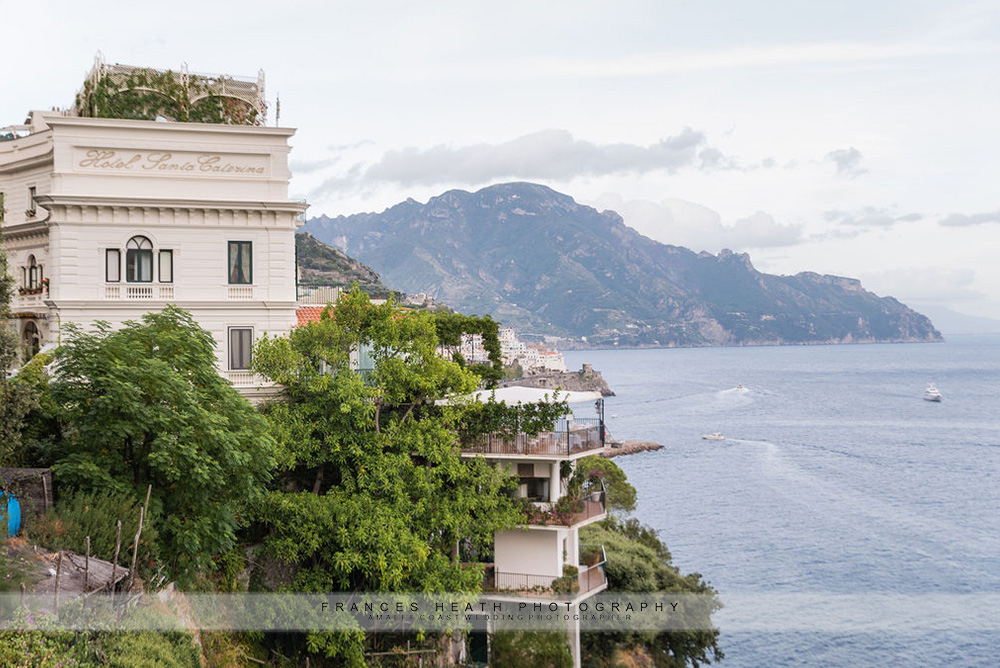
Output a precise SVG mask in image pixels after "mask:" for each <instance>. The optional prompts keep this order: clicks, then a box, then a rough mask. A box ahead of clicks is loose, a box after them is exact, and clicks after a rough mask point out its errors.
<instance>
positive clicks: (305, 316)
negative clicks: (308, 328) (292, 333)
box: [295, 306, 326, 327]
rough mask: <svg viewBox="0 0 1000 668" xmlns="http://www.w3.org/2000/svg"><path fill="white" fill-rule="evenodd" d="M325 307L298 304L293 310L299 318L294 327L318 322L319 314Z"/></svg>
mask: <svg viewBox="0 0 1000 668" xmlns="http://www.w3.org/2000/svg"><path fill="white" fill-rule="evenodd" d="M325 308H326V307H325V306H300V307H299V308H298V309H296V311H295V315H296V316H297V317H298V320H299V322H298V324H297V325H296V327H301V326H302V325H308V324H309V323H310V322H319V316H320V314H321V313H323V309H325Z"/></svg>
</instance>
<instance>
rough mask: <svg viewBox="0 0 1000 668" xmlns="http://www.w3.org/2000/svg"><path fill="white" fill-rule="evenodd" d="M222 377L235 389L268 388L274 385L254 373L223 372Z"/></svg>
mask: <svg viewBox="0 0 1000 668" xmlns="http://www.w3.org/2000/svg"><path fill="white" fill-rule="evenodd" d="M222 375H223V376H224V377H225V378H226V379H227V380H228V381H229V384H230V385H232V386H233V387H267V386H270V385H273V383H272V382H271V381H270V380H268V379H267V378H265V377H264V376H261V375H258V374H255V373H254V372H252V371H223V372H222Z"/></svg>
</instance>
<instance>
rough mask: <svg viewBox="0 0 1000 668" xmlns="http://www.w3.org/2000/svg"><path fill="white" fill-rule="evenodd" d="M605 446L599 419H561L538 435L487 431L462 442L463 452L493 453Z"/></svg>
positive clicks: (555, 451) (542, 452) (575, 451)
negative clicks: (487, 432) (548, 429)
mask: <svg viewBox="0 0 1000 668" xmlns="http://www.w3.org/2000/svg"><path fill="white" fill-rule="evenodd" d="M603 447H604V424H603V423H602V422H601V421H600V420H598V419H596V418H584V419H576V420H571V421H566V420H560V422H559V424H557V425H556V430H555V431H545V432H542V433H540V434H538V435H536V436H529V435H528V434H516V435H514V436H505V435H501V434H486V435H484V436H480V437H479V438H478V439H476V440H474V441H472V442H470V443H466V444H463V445H462V451H463V452H475V453H482V454H489V455H561V456H570V455H575V454H579V453H584V452H590V451H593V450H600V449H601V448H603Z"/></svg>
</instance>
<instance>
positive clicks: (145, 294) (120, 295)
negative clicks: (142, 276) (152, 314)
mask: <svg viewBox="0 0 1000 668" xmlns="http://www.w3.org/2000/svg"><path fill="white" fill-rule="evenodd" d="M173 298H174V286H172V285H150V284H148V283H147V284H139V283H136V284H128V283H108V284H106V285H105V286H104V299H106V300H112V301H119V300H122V301H168V300H171V299H173Z"/></svg>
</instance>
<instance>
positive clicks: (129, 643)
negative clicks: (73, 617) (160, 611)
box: [100, 631, 201, 668]
mask: <svg viewBox="0 0 1000 668" xmlns="http://www.w3.org/2000/svg"><path fill="white" fill-rule="evenodd" d="M100 644H101V649H102V651H103V652H104V653H105V654H106V655H107V657H108V659H107V665H108V666H109V668H201V658H200V656H199V652H198V649H197V648H196V647H195V646H194V639H193V637H192V636H191V634H189V633H182V632H176V631H171V632H165V633H156V632H153V631H139V632H127V633H126V632H121V633H113V634H106V635H103V636H102V637H101V641H100Z"/></svg>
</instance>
